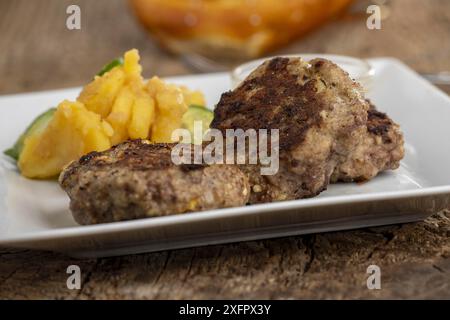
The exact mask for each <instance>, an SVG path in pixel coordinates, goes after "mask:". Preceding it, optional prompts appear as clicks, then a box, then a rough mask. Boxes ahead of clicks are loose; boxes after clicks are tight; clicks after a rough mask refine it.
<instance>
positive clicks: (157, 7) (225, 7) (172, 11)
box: [129, 0, 353, 59]
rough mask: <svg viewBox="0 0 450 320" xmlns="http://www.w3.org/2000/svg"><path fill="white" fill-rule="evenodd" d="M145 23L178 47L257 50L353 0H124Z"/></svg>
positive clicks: (233, 53) (205, 52)
mask: <svg viewBox="0 0 450 320" xmlns="http://www.w3.org/2000/svg"><path fill="white" fill-rule="evenodd" d="M129 1H130V3H131V5H132V8H133V11H134V13H135V14H136V16H137V17H138V19H139V20H140V21H141V23H142V24H143V25H144V26H145V28H146V29H147V30H148V31H149V32H150V33H151V35H152V36H153V37H154V38H156V39H157V40H158V41H159V42H160V43H161V44H162V45H163V46H165V47H167V48H168V49H170V50H171V51H174V52H177V53H196V54H199V55H202V56H205V57H210V58H214V59H223V58H226V59H246V58H254V57H257V56H260V55H262V54H264V53H266V52H268V51H271V50H274V49H276V48H279V47H281V46H283V45H285V44H287V43H289V42H290V41H292V40H293V39H295V38H298V37H300V36H302V35H304V34H305V33H306V32H308V31H310V30H312V29H314V28H315V27H317V26H319V25H320V24H322V23H324V22H326V21H328V20H330V19H332V18H333V17H335V16H336V15H338V14H339V13H340V12H342V11H343V10H344V9H345V8H346V7H347V6H348V5H349V4H350V3H351V2H352V1H353V0H283V1H280V0H129Z"/></svg>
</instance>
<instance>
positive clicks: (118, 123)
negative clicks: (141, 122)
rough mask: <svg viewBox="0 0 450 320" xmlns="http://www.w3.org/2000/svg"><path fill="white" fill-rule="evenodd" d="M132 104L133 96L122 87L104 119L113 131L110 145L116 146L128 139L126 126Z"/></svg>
mask: <svg viewBox="0 0 450 320" xmlns="http://www.w3.org/2000/svg"><path fill="white" fill-rule="evenodd" d="M133 104H134V94H133V92H132V91H131V89H130V88H129V87H123V88H122V89H121V90H120V92H119V94H118V96H117V98H116V101H114V104H113V106H112V110H111V113H110V114H109V115H108V117H107V118H106V121H108V123H109V124H111V127H112V128H113V129H114V133H113V136H112V137H111V144H112V145H116V144H118V143H120V142H122V141H125V140H127V139H128V137H129V135H128V124H129V122H130V118H131V111H132V108H133Z"/></svg>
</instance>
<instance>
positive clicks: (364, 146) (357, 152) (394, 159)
mask: <svg viewBox="0 0 450 320" xmlns="http://www.w3.org/2000/svg"><path fill="white" fill-rule="evenodd" d="M366 127H367V130H366V132H365V134H364V135H363V136H362V137H361V139H358V140H357V145H356V147H355V149H354V151H353V152H352V153H350V154H349V155H347V156H345V157H342V158H341V159H340V161H339V165H338V166H337V167H336V169H335V170H334V172H333V175H332V177H331V181H332V182H336V181H345V182H350V181H365V180H369V179H371V178H373V177H375V176H376V175H377V174H378V173H379V172H381V171H385V170H393V169H397V168H398V167H399V165H400V160H401V159H403V156H404V154H405V150H404V146H403V144H404V141H403V134H402V133H401V132H400V127H399V125H398V124H396V123H395V122H394V121H392V120H391V119H390V118H389V117H388V116H387V115H386V114H385V113H382V112H379V111H378V110H376V108H375V106H374V105H373V104H370V109H369V111H368V117H367V125H366Z"/></svg>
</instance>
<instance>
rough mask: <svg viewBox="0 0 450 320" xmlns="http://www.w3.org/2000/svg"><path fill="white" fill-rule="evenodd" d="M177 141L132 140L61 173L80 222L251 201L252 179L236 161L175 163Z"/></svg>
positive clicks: (161, 214) (156, 214) (72, 206)
mask: <svg viewBox="0 0 450 320" xmlns="http://www.w3.org/2000/svg"><path fill="white" fill-rule="evenodd" d="M173 146H174V144H150V143H148V142H146V141H142V140H134V141H127V142H124V143H122V144H119V145H117V146H115V147H113V148H111V149H109V150H107V151H104V152H92V153H89V154H87V155H85V156H83V157H81V158H80V159H79V160H78V161H74V162H72V163H71V164H70V165H69V166H68V167H66V168H65V169H64V171H63V172H62V173H61V175H60V177H59V183H60V185H61V187H62V188H63V189H64V190H65V191H66V192H67V194H68V195H69V197H70V209H71V211H72V214H73V216H74V218H75V220H76V221H77V222H78V223H80V224H94V223H103V222H112V221H120V220H129V219H137V218H146V217H155V216H163V215H169V214H175V213H184V212H190V211H200V210H207V209H215V208H223V207H233V206H240V205H245V204H246V203H247V201H248V197H249V184H248V180H247V177H246V176H245V175H244V174H243V173H242V172H241V171H240V170H239V168H238V167H236V166H233V165H214V166H208V165H175V164H174V163H173V162H172V160H171V150H172V147H173Z"/></svg>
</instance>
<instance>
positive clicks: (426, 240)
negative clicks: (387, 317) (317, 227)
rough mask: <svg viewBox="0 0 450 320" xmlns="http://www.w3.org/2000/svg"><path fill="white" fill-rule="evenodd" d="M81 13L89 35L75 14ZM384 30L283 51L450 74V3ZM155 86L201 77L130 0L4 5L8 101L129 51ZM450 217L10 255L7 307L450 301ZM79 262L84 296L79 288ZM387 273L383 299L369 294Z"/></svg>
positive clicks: (3, 252) (399, 13)
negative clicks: (100, 252) (158, 79)
mask: <svg viewBox="0 0 450 320" xmlns="http://www.w3.org/2000/svg"><path fill="white" fill-rule="evenodd" d="M72 3H76V4H79V5H80V6H81V9H82V30H81V31H68V30H67V29H66V28H65V18H66V14H65V8H66V7H67V5H68V4H72ZM390 3H391V13H390V17H389V19H388V20H386V21H384V22H383V25H382V30H380V31H368V30H367V29H366V28H365V24H364V20H361V19H345V20H340V21H336V22H334V23H332V24H330V25H328V26H325V27H324V28H322V29H321V30H319V31H317V32H314V33H312V34H310V35H309V36H308V37H306V38H305V39H304V40H303V41H300V42H298V43H295V44H293V45H292V46H291V47H289V48H287V49H285V50H283V52H329V53H337V54H348V55H355V56H361V57H370V56H380V55H383V56H394V57H397V58H399V59H401V60H403V61H404V62H405V63H407V64H408V65H410V66H411V67H413V68H414V69H416V70H418V71H421V72H429V73H431V72H438V71H443V70H450V59H449V57H450V42H449V41H448V38H449V35H450V2H449V1H447V0H430V1H420V0H394V1H390ZM131 47H137V48H139V50H140V51H141V55H142V60H143V65H144V70H146V74H145V75H146V76H151V75H152V74H158V75H162V76H167V75H175V74H184V73H191V72H193V71H192V70H190V69H189V67H188V66H186V65H184V64H183V63H182V62H181V61H180V60H179V59H177V58H176V57H174V56H171V55H168V54H166V53H164V52H163V51H161V50H160V49H158V48H157V47H156V46H155V45H153V44H152V43H151V41H149V40H148V37H147V35H145V34H144V33H143V32H142V30H141V28H140V27H139V26H138V25H137V23H136V22H135V21H134V20H133V18H132V16H131V14H130V13H129V11H128V9H127V7H126V4H125V1H120V0H116V1H112V0H102V1H66V0H63V1H62V0H46V1H39V2H37V1H24V0H21V1H20V0H19V1H17V0H14V1H12V0H9V1H8V0H4V1H1V2H0V75H1V77H0V94H6V93H13V92H22V91H34V90H44V89H54V88H59V87H69V86H76V85H82V84H83V83H85V82H86V80H87V79H89V78H91V77H92V75H93V74H94V73H95V72H96V71H97V70H98V69H99V67H101V66H102V65H103V64H104V63H105V62H106V61H108V60H110V59H111V58H113V57H116V56H119V55H120V54H121V53H122V52H123V51H125V50H126V49H128V48H131ZM449 258H450V213H449V212H448V211H445V212H441V213H438V214H435V215H434V216H432V217H430V218H429V219H427V220H426V221H425V222H420V223H413V224H405V225H396V226H387V227H379V228H370V229H363V230H355V231H347V232H333V233H326V234H317V235H308V236H300V237H288V238H282V239H274V240H264V241H251V242H244V243H237V244H230V245H218V246H211V247H202V248H194V249H185V250H174V251H164V252H158V253H151V254H140V255H133V256H124V257H116V258H104V259H92V260H74V259H72V258H68V257H65V256H62V255H59V254H54V253H49V252H36V251H28V250H14V249H0V298H14V299H15V298H56V299H75V298H79V299H92V298H93V299H104V298H107V299H132V298H137V299H165V298H175V299H178V298H189V299H191V298H193V299H197V298H243V299H247V298H262V299H265V298H313V299H315V298H447V299H449V298H450V259H449ZM70 264H77V265H79V266H80V267H81V271H82V278H83V281H82V289H81V290H74V291H72V290H68V289H67V287H66V279H67V274H66V268H67V266H68V265H70ZM370 264H377V265H378V266H380V267H381V272H382V289H381V290H368V289H367V287H366V278H367V274H366V268H367V266H369V265H370Z"/></svg>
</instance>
